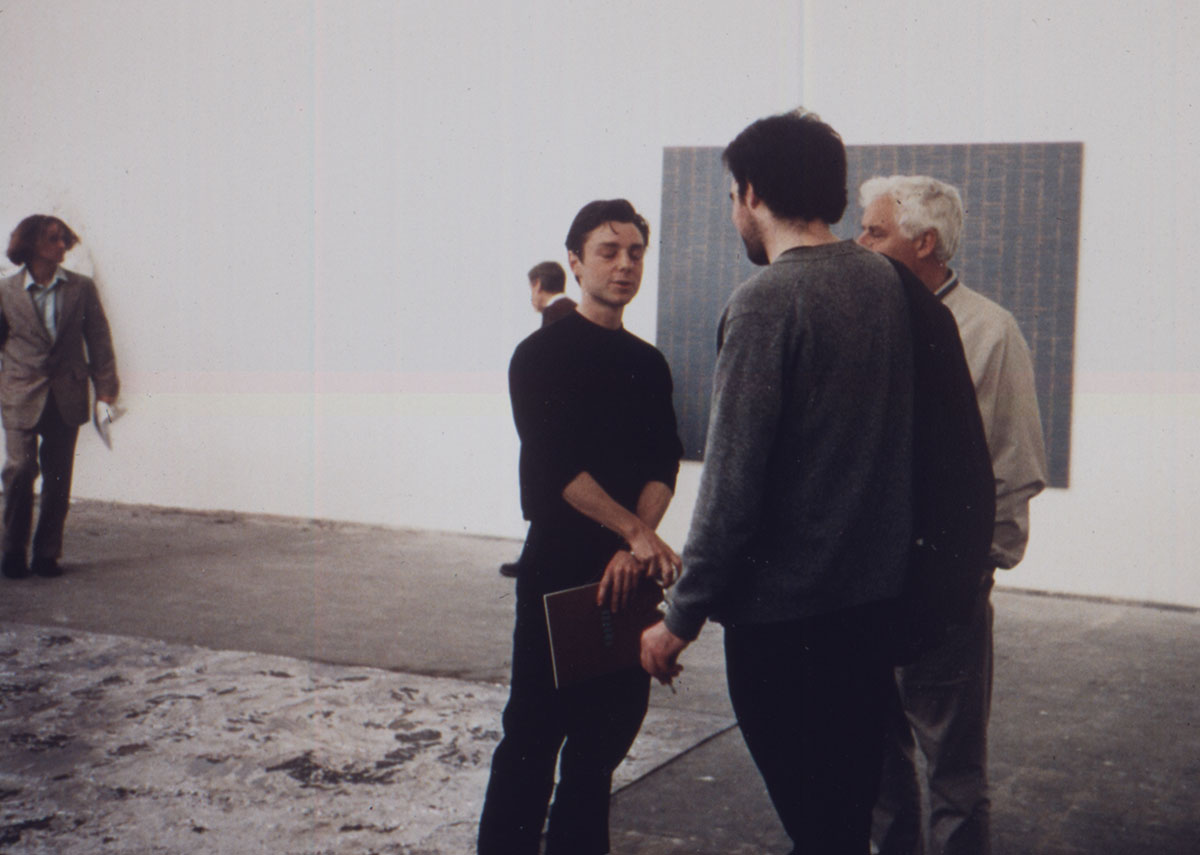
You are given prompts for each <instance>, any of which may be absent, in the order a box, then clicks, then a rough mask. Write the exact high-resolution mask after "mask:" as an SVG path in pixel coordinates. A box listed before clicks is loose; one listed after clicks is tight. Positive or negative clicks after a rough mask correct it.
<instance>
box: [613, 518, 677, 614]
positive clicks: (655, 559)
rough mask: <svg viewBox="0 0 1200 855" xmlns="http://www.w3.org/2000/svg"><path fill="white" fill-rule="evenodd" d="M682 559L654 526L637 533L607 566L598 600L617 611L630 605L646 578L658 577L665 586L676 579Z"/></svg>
mask: <svg viewBox="0 0 1200 855" xmlns="http://www.w3.org/2000/svg"><path fill="white" fill-rule="evenodd" d="M681 565H682V561H681V560H680V558H679V556H678V555H676V554H675V550H673V549H671V547H669V546H667V544H666V543H665V542H664V541H663V540H662V538H660V537H659V536H658V535H657V534H655V533H654V532H653V531H651V530H647V531H645V532H642V533H640V534H638V535H637V536H635V537H634V538H633V539H632V540H631V541H630V543H629V549H622V550H619V551H618V552H617V553H616V554H615V555H613V557H612V558H611V559H609V562H608V566H607V567H605V568H604V577H603V578H602V579H601V580H600V590H599V592H598V593H597V595H596V604H597V605H600V606H603V605H607V606H608V608H609V609H610V610H612V611H613V612H614V613H616V612H619V611H620V610H621V609H623V608H625V607H626V606H628V605H629V602H630V601H631V600H632V599H633V595H634V593H635V592H636V591H637V589H638V586H639V585H640V584H641V583H642V580H644V579H647V578H654V579H657V580H658V581H659V583H661V584H662V586H663V587H664V588H667V587H670V586H671V585H673V584H674V583H675V580H676V578H678V576H679V570H680V567H681Z"/></svg>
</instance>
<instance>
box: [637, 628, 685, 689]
mask: <svg viewBox="0 0 1200 855" xmlns="http://www.w3.org/2000/svg"><path fill="white" fill-rule="evenodd" d="M689 643H690V642H687V641H684V640H683V639H682V638H680V637H679V636H678V635H676V634H675V633H673V632H671V630H669V629H667V625H666V624H665V623H663V622H662V621H659V622H658V623H656V624H652V625H650V626H648V627H647V628H646V629H645V630H644V631H643V632H642V668H643V669H645V671H646V673H647V674H649V675H650V676H651V677H653V678H654V679H656V680H658V682H660V683H662V684H664V685H670V684H671V681H672V680H673V679H674V678H675V677H678V676H679V672H680V671H682V670H683V666H682V665H680V664H679V663H678V662H677V661H676V660H677V659H678V658H679V654H680V653H682V652H683V649H684V648H685V647H687V646H688V644H689Z"/></svg>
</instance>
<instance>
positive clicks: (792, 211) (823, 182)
mask: <svg viewBox="0 0 1200 855" xmlns="http://www.w3.org/2000/svg"><path fill="white" fill-rule="evenodd" d="M721 159H722V160H723V161H724V162H725V166H726V167H728V169H729V171H730V173H731V174H732V175H733V180H734V181H736V182H737V187H738V196H739V198H745V195H746V187H747V186H748V185H754V192H755V193H756V194H758V196H759V197H760V198H762V200H763V201H764V202H766V203H767V207H769V208H770V209H771V212H772V213H773V214H775V216H777V217H779V218H780V219H783V220H823V221H825V222H826V223H836V222H837V221H838V220H840V219H841V218H842V214H843V213H845V211H846V147H845V146H844V145H843V144H842V138H841V137H840V136H839V135H838V132H837V131H835V130H834V129H833V128H831V127H830V126H829V125H827V124H825V123H824V122H822V121H821V119H820V117H819V116H817V115H816V114H815V113H805V112H803V111H802V110H795V111H792V112H790V113H782V114H780V115H778V116H768V117H767V118H765V119H759V120H758V121H757V122H755V123H754V124H752V125H750V126H749V127H747V128H746V129H745V130H744V131H742V132H741V133H740V134H738V135H737V137H736V138H735V139H734V141H733V142H731V143H730V144H729V145H728V147H726V149H725V151H724V153H723V154H722V155H721Z"/></svg>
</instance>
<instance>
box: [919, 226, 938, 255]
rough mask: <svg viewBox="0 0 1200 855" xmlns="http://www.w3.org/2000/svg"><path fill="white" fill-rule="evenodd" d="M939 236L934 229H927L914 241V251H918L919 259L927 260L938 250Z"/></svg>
mask: <svg viewBox="0 0 1200 855" xmlns="http://www.w3.org/2000/svg"><path fill="white" fill-rule="evenodd" d="M937 242H938V234H937V232H936V231H934V230H933V229H926V230H925V231H923V232H921V234H920V235H918V236H917V239H916V240H914V241H913V249H915V250H916V253H917V258H920V259H926V258H928V257H929V256H931V255H933V253H934V251H935V250H937Z"/></svg>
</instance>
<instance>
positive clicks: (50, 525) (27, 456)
mask: <svg viewBox="0 0 1200 855" xmlns="http://www.w3.org/2000/svg"><path fill="white" fill-rule="evenodd" d="M78 435H79V428H78V426H76V425H69V424H67V423H66V422H64V421H63V419H62V416H61V415H60V414H59V412H58V404H56V403H55V401H54V396H53V395H50V396H49V397H47V399H46V407H45V409H43V410H42V416H41V418H40V419H39V420H38V423H37V424H36V425H34V427H33V428H32V429H29V430H24V429H18V428H8V429H6V430H5V431H4V439H5V450H6V453H7V456H6V459H5V461H4V469H3V471H2V472H0V481H3V483H4V540H3V550H4V551H5V552H20V553H24V552H25V551H26V550H27V549H28V548H29V532H30V529H31V528H32V526H33V482H34V481H35V480H36V479H37V476H38V462H39V460H40V462H41V474H42V501H41V508H40V511H39V513H38V525H37V532H36V533H35V534H34V536H33V553H34V555H37V556H41V557H44V558H55V559H57V558H58V557H59V556H61V555H62V541H63V527H64V526H65V525H66V522H67V511H68V510H69V509H70V506H71V473H72V472H73V470H74V468H75V439H76V437H78ZM39 436H40V437H41V444H40V447H39V443H38V437H39Z"/></svg>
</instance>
